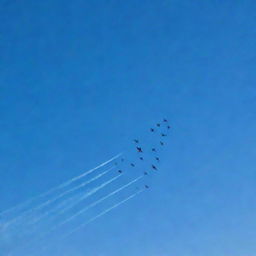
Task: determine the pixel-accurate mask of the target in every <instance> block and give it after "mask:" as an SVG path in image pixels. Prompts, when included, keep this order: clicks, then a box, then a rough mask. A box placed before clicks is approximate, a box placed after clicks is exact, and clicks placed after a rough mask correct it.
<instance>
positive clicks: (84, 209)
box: [51, 175, 144, 231]
mask: <svg viewBox="0 0 256 256" xmlns="http://www.w3.org/2000/svg"><path fill="white" fill-rule="evenodd" d="M143 177H144V175H141V176H139V177H137V178H136V179H134V180H132V181H130V182H128V183H127V184H125V185H123V186H121V187H120V188H118V189H116V190H114V191H112V192H111V193H109V194H107V195H106V196H103V197H102V198H100V199H99V200H97V201H95V202H93V203H91V204H89V205H88V206H87V207H85V208H83V209H82V210H80V211H78V212H77V213H75V214H74V215H72V216H71V217H69V218H68V219H66V220H65V221H63V222H61V223H59V224H57V225H56V226H55V227H53V228H52V230H51V231H54V230H55V229H57V228H59V227H61V226H62V225H64V224H66V223H68V222H70V221H72V220H73V219H74V218H76V217H78V216H80V215H81V214H83V213H85V212H86V211H88V210H89V209H90V208H92V207H94V206H96V205H97V204H99V203H101V202H103V201H104V200H106V199H107V198H109V197H111V196H113V195H115V194H117V193H118V192H120V191H122V190H123V189H125V188H127V187H128V186H130V185H132V184H133V183H135V182H137V181H138V180H140V179H142V178H143Z"/></svg>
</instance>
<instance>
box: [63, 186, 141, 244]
mask: <svg viewBox="0 0 256 256" xmlns="http://www.w3.org/2000/svg"><path fill="white" fill-rule="evenodd" d="M143 191H145V189H141V190H139V191H138V192H135V193H133V194H132V195H130V196H128V197H126V198H125V199H123V200H122V201H120V202H119V203H117V204H114V205H113V206H111V207H110V208H108V209H106V210H104V211H102V212H101V213H99V214H98V215H96V216H94V217H93V218H91V219H89V220H88V221H87V222H85V223H82V224H81V225H80V226H78V227H77V228H75V229H73V230H72V231H71V232H69V233H68V234H67V235H65V236H63V237H62V238H61V239H65V238H67V237H69V236H70V235H72V234H73V233H75V232H76V231H78V230H80V229H81V228H83V227H85V226H86V225H88V224H89V223H91V222H93V221H95V220H96V219H98V218H99V217H101V216H103V215H105V214H106V213H108V212H110V211H112V210H114V209H115V208H116V207H118V206H120V205H121V204H123V203H125V202H126V201H128V200H130V199H132V198H133V197H135V196H137V195H138V194H140V193H142V192H143Z"/></svg>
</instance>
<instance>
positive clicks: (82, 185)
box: [27, 167, 115, 224]
mask: <svg viewBox="0 0 256 256" xmlns="http://www.w3.org/2000/svg"><path fill="white" fill-rule="evenodd" d="M114 168H115V167H111V168H109V169H108V170H106V171H104V172H102V173H100V174H99V175H97V176H95V177H93V178H92V179H90V180H88V181H86V182H83V183H81V184H80V185H78V186H76V187H73V188H71V189H69V190H67V191H65V192H63V193H62V194H60V195H59V196H56V197H55V198H53V199H51V200H48V201H46V202H45V203H43V204H41V205H39V206H37V207H35V208H33V209H30V210H29V211H30V212H32V211H36V210H40V209H42V208H43V207H45V206H47V205H49V204H51V203H53V202H55V201H56V200H58V199H60V198H62V197H64V196H66V195H68V194H70V193H72V192H74V191H76V190H78V189H80V188H82V187H85V186H86V185H88V184H90V183H91V182H93V181H95V180H97V179H99V178H100V177H102V176H104V175H106V174H107V173H109V172H110V171H111V170H113V169H114ZM50 212H52V210H49V211H47V212H46V213H44V214H43V215H41V216H39V217H38V218H37V219H36V220H34V221H33V222H32V223H31V224H35V223H37V222H38V221H40V220H41V219H42V218H44V217H46V216H48V215H49V213H50ZM27 213H28V212H27Z"/></svg>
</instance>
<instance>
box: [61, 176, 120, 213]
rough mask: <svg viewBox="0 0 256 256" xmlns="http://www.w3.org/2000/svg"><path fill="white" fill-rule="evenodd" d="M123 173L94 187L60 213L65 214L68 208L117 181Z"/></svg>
mask: <svg viewBox="0 0 256 256" xmlns="http://www.w3.org/2000/svg"><path fill="white" fill-rule="evenodd" d="M122 175H123V174H118V175H116V176H115V177H114V178H111V179H110V180H108V181H106V182H104V183H102V184H101V185H99V186H98V187H96V188H94V189H92V190H91V191H89V192H87V193H86V194H85V195H83V196H81V198H79V199H78V201H77V202H75V203H74V204H71V205H69V206H68V207H66V208H64V209H63V210H62V211H60V212H59V213H58V214H63V213H64V212H66V211H67V210H69V209H71V208H73V207H74V206H75V205H77V204H78V203H80V202H82V201H83V200H85V199H86V198H88V197H89V196H92V195H93V194H95V193H96V192H98V191H99V190H100V189H102V188H104V187H105V186H107V185H108V184H110V183H112V182H113V181H115V180H116V179H118V178H119V177H120V176H122Z"/></svg>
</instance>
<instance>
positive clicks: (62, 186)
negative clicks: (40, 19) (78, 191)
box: [0, 153, 122, 216]
mask: <svg viewBox="0 0 256 256" xmlns="http://www.w3.org/2000/svg"><path fill="white" fill-rule="evenodd" d="M121 155H122V153H120V154H118V155H116V156H114V157H112V158H110V159H109V160H107V161H105V162H104V163H102V164H100V165H98V166H96V167H94V168H92V169H90V170H89V171H86V172H84V173H82V174H81V175H79V176H76V177H74V178H72V179H70V180H68V181H66V182H64V183H62V184H60V185H59V186H57V187H54V188H52V189H50V190H48V191H46V192H44V193H42V194H40V195H38V196H35V197H32V198H30V199H29V200H27V201H25V202H23V203H21V204H18V205H16V206H14V207H12V208H10V209H7V210H4V211H2V212H1V213H0V216H4V215H6V214H8V213H10V212H12V211H15V210H18V209H20V208H22V207H25V206H27V205H29V204H30V203H32V202H33V201H35V200H38V199H40V198H42V197H45V196H48V195H50V194H51V193H53V192H55V191H57V190H59V189H62V188H64V187H67V186H68V185H70V184H71V183H73V182H74V181H76V180H79V179H81V178H83V177H85V176H87V175H89V174H90V173H92V172H94V171H95V170H97V169H99V168H101V167H103V166H105V165H107V164H108V163H110V162H112V161H113V160H115V159H116V158H118V157H120V156H121Z"/></svg>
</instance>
